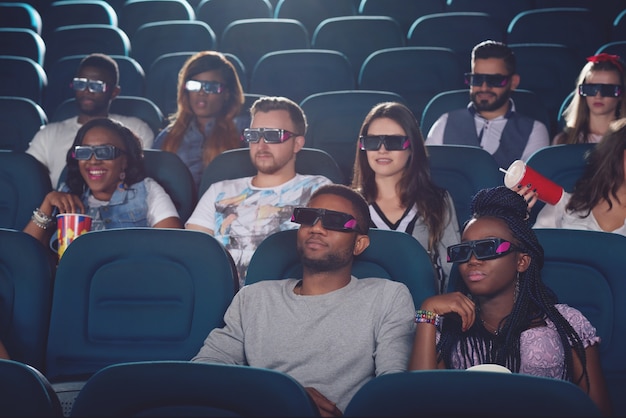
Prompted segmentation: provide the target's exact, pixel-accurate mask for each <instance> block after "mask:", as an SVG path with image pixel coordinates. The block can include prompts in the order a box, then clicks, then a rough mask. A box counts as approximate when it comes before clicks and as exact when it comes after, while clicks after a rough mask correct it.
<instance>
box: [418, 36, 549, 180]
mask: <svg viewBox="0 0 626 418" xmlns="http://www.w3.org/2000/svg"><path fill="white" fill-rule="evenodd" d="M465 82H466V83H467V84H469V86H470V99H471V102H470V103H469V105H468V106H467V108H465V109H458V110H454V111H451V112H449V113H446V114H444V115H442V116H441V117H440V118H439V119H438V120H437V121H436V122H435V123H434V124H433V126H432V127H431V129H430V132H428V136H427V138H426V145H441V144H453V145H471V146H477V147H481V148H483V149H485V150H486V151H488V152H489V153H490V154H491V155H493V157H494V159H495V160H496V162H497V163H498V165H499V166H500V167H502V168H505V169H506V168H508V167H509V165H511V163H512V162H513V161H515V160H526V159H528V157H530V155H531V154H532V153H534V152H535V151H537V150H538V149H540V148H543V147H546V146H548V145H549V144H550V135H549V133H548V129H547V128H546V126H545V125H544V124H543V123H541V122H539V121H537V120H534V119H531V118H529V117H528V116H524V115H522V114H520V113H519V112H517V111H516V109H515V104H514V103H513V100H512V99H511V94H512V92H513V91H514V90H515V89H516V88H517V86H518V85H519V83H520V76H519V74H517V73H516V62H515V55H514V54H513V51H512V50H511V49H510V48H509V47H508V46H506V45H505V44H503V43H501V42H496V41H484V42H481V43H479V44H478V45H476V46H475V47H474V49H473V50H472V72H471V73H468V74H466V75H465Z"/></svg>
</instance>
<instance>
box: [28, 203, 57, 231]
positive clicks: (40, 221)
mask: <svg viewBox="0 0 626 418" xmlns="http://www.w3.org/2000/svg"><path fill="white" fill-rule="evenodd" d="M30 219H31V220H32V221H33V223H34V224H35V225H37V226H38V227H39V228H41V229H47V228H48V225H50V222H52V218H51V217H50V216H48V215H46V214H45V213H43V212H42V211H41V210H40V209H39V208H37V209H35V210H34V211H33V216H32V217H31V218H30Z"/></svg>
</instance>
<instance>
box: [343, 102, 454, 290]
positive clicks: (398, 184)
mask: <svg viewBox="0 0 626 418" xmlns="http://www.w3.org/2000/svg"><path fill="white" fill-rule="evenodd" d="M356 148H357V149H356V153H357V154H356V158H355V162H354V174H353V181H352V188H354V189H356V190H357V191H359V192H360V193H361V194H362V195H363V196H364V197H365V200H367V202H368V203H369V206H370V215H371V218H372V223H371V225H370V226H371V227H372V228H382V229H393V230H397V231H402V232H406V233H408V234H411V235H413V237H415V238H416V239H417V240H418V241H419V242H420V244H422V246H423V247H424V248H425V249H426V250H427V251H428V253H429V254H430V258H431V260H432V263H433V267H434V268H435V271H436V272H437V274H438V276H439V277H438V279H439V283H437V284H436V286H437V289H438V290H439V291H440V292H443V291H445V290H446V288H447V282H448V275H449V273H450V266H449V265H447V263H442V262H441V259H442V257H445V252H446V247H447V246H448V245H451V244H455V243H457V242H459V224H458V221H457V217H456V212H455V210H454V203H453V202H452V198H451V197H450V195H449V193H448V192H447V191H446V190H444V189H442V188H441V187H439V186H437V185H436V184H435V183H434V182H433V181H432V179H431V177H430V168H429V161H428V155H427V153H426V147H425V146H424V139H423V137H422V134H421V132H420V129H419V125H418V123H417V120H416V119H415V116H414V115H413V113H412V112H411V111H410V110H409V108H407V107H406V106H405V105H403V104H401V103H396V102H387V103H380V104H378V105H376V106H374V107H373V108H372V109H371V110H370V112H369V113H368V114H367V116H366V117H365V120H364V121H363V124H362V126H361V132H360V136H359V140H358V143H357V147H356Z"/></svg>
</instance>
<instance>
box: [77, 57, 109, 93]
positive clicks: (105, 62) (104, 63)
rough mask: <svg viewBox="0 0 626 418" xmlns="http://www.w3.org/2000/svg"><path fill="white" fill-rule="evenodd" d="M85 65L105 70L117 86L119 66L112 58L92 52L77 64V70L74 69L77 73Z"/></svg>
mask: <svg viewBox="0 0 626 418" xmlns="http://www.w3.org/2000/svg"><path fill="white" fill-rule="evenodd" d="M85 67H96V68H100V69H101V70H103V71H106V72H107V73H109V76H110V77H111V80H112V81H113V84H114V85H115V86H117V85H118V84H119V82H120V69H119V66H118V65H117V62H116V61H115V60H114V59H113V58H111V57H110V56H108V55H106V54H100V53H94V54H90V55H87V56H86V57H85V58H83V59H82V60H81V61H80V64H78V70H76V73H77V74H78V73H79V72H80V70H82V69H83V68H85Z"/></svg>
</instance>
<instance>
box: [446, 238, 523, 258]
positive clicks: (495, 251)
mask: <svg viewBox="0 0 626 418" xmlns="http://www.w3.org/2000/svg"><path fill="white" fill-rule="evenodd" d="M517 250H519V248H517V247H516V246H515V245H513V244H512V243H511V242H509V241H507V240H505V239H502V238H487V239H479V240H475V241H466V242H462V243H461V244H456V245H451V246H449V247H448V263H465V262H467V261H469V259H470V257H471V256H472V253H474V256H475V257H476V258H477V259H478V260H493V259H494V258H499V257H503V256H505V255H507V254H508V253H510V252H513V251H517Z"/></svg>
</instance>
